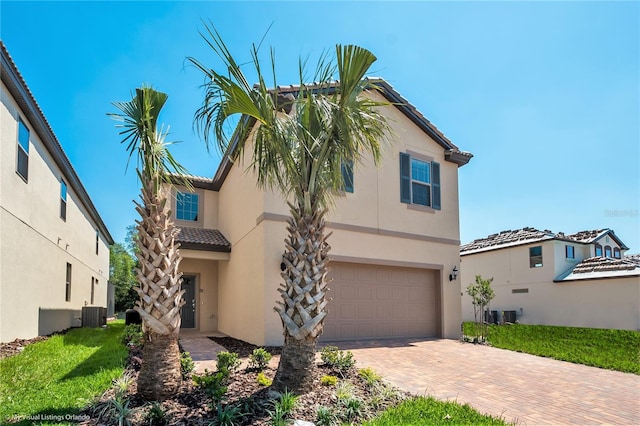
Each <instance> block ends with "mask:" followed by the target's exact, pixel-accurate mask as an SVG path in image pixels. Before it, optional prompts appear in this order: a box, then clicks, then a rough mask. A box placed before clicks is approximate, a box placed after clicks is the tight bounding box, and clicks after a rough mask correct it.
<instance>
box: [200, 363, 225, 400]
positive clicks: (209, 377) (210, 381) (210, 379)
mask: <svg viewBox="0 0 640 426" xmlns="http://www.w3.org/2000/svg"><path fill="white" fill-rule="evenodd" d="M228 379H229V373H228V372H224V371H217V372H215V373H211V372H210V371H208V370H205V371H204V374H203V375H202V376H194V377H193V382H194V383H195V384H196V386H198V387H199V388H201V389H202V390H204V391H205V392H206V393H207V394H208V395H209V396H210V397H211V398H212V399H213V400H214V401H215V402H220V401H221V400H222V399H223V398H224V395H225V394H226V393H227V387H226V386H225V384H226V383H227V380H228Z"/></svg>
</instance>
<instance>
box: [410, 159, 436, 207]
mask: <svg viewBox="0 0 640 426" xmlns="http://www.w3.org/2000/svg"><path fill="white" fill-rule="evenodd" d="M400 201H401V202H403V203H408V204H417V205H421V206H426V207H432V208H434V209H436V210H440V208H441V200H440V164H439V163H435V162H433V161H425V160H421V159H418V158H413V157H411V156H410V155H409V154H405V153H402V152H401V153H400Z"/></svg>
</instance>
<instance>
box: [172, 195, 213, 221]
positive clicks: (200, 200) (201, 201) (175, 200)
mask: <svg viewBox="0 0 640 426" xmlns="http://www.w3.org/2000/svg"><path fill="white" fill-rule="evenodd" d="M179 193H185V194H195V195H197V196H198V220H184V219H178V194H179ZM171 194H172V196H171V198H172V200H171V207H172V209H171V216H172V217H173V220H174V221H175V222H176V224H178V225H182V226H191V227H195V228H201V227H202V226H203V223H204V202H205V200H204V195H205V194H204V190H203V189H200V188H194V189H193V191H189V190H188V189H186V188H185V187H183V186H179V187H174V188H172V189H171Z"/></svg>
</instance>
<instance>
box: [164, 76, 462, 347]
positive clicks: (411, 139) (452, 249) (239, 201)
mask: <svg viewBox="0 0 640 426" xmlns="http://www.w3.org/2000/svg"><path fill="white" fill-rule="evenodd" d="M376 82H377V84H378V85H379V86H380V87H381V88H382V90H381V92H380V93H377V92H371V93H368V96H372V97H375V98H376V99H377V100H386V101H388V102H390V104H389V105H388V106H386V107H384V111H385V114H386V115H387V117H388V119H389V122H390V123H391V125H392V127H393V136H392V143H391V144H390V145H389V146H387V147H386V151H385V152H384V158H383V161H382V164H381V165H380V166H379V167H376V166H374V164H373V161H372V159H371V158H370V157H365V159H364V161H362V163H361V164H356V165H355V167H353V169H351V168H348V167H345V170H343V172H344V173H343V174H344V175H345V182H346V184H347V185H346V191H345V192H344V193H343V194H339V195H338V196H337V197H336V202H335V206H334V207H333V209H332V210H331V213H330V215H329V216H328V231H330V232H333V234H332V235H331V236H330V237H329V240H328V242H329V244H330V245H331V247H332V249H331V252H330V257H331V259H332V260H331V263H330V265H329V266H330V268H331V277H330V278H331V279H332V282H331V283H330V285H329V287H330V289H331V291H330V294H329V296H330V297H331V298H332V299H333V300H332V301H331V302H330V303H329V305H328V311H329V314H328V316H327V318H326V321H325V327H324V334H323V335H322V339H323V340H357V339H377V338H390V337H427V336H439V337H446V338H457V337H458V336H459V334H460V320H461V316H460V297H459V294H460V284H459V281H458V280H452V281H450V280H449V275H450V272H451V271H452V269H453V268H454V267H455V268H459V264H458V259H459V256H458V250H459V244H460V242H459V240H460V233H459V212H458V167H460V166H462V165H464V164H466V163H467V162H468V161H469V160H470V159H471V157H472V155H471V154H470V153H467V152H462V151H460V150H459V149H458V147H456V146H455V145H454V144H453V143H452V142H451V141H449V140H448V139H447V138H446V137H445V136H444V135H443V134H442V133H441V132H440V131H438V130H437V129H436V128H435V127H434V126H433V125H432V124H431V123H430V122H429V121H428V120H427V119H426V118H425V117H424V116H423V115H422V114H421V113H420V112H419V111H418V110H417V109H416V108H415V107H414V106H412V105H411V104H410V103H409V102H407V101H406V99H404V98H402V97H401V96H400V95H399V94H398V92H397V91H396V90H394V88H393V87H391V85H389V84H388V83H387V82H385V81H383V80H376ZM291 90H292V91H296V90H297V89H296V88H295V87H292V88H291ZM248 151H250V150H248ZM237 163H238V164H236V165H234V164H232V163H231V162H230V160H229V158H228V157H227V156H225V157H224V159H223V160H222V162H221V164H220V165H219V168H218V170H217V172H216V174H215V176H214V177H213V178H212V179H208V178H199V177H192V182H193V185H194V186H195V188H196V189H195V192H193V193H190V192H187V191H185V190H184V189H181V188H178V189H177V190H176V193H175V194H174V195H175V196H174V197H172V200H173V206H172V210H173V211H174V213H175V215H174V217H175V219H176V224H177V226H178V227H180V228H181V233H180V234H179V236H178V240H179V241H180V242H181V245H182V246H181V253H182V256H183V257H184V260H183V261H182V263H181V265H180V269H181V271H182V272H183V273H184V277H185V281H184V283H183V286H184V288H185V290H186V295H185V300H186V302H187V303H186V305H185V306H184V307H183V311H182V328H183V329H188V328H193V329H196V330H200V331H212V330H218V331H220V332H223V333H226V334H228V335H230V336H232V337H236V338H239V339H243V340H246V341H249V342H251V343H254V344H259V345H265V344H266V345H279V344H282V341H283V335H282V324H281V321H280V317H279V316H278V314H277V313H276V312H275V311H274V309H273V307H274V306H275V302H276V300H279V296H280V295H279V293H278V291H277V289H278V287H279V285H280V283H281V282H283V280H282V278H281V276H280V272H281V270H280V265H281V263H282V254H283V251H284V240H285V237H286V229H285V225H286V219H287V217H288V215H289V211H288V208H287V205H286V202H285V200H284V199H283V198H282V196H280V195H279V194H275V193H272V192H270V191H264V190H260V189H258V188H257V186H256V179H255V176H254V175H253V174H252V172H251V171H247V170H245V169H246V165H248V164H249V161H244V163H243V161H238V162H237Z"/></svg>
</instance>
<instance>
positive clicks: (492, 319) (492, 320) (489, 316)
mask: <svg viewBox="0 0 640 426" xmlns="http://www.w3.org/2000/svg"><path fill="white" fill-rule="evenodd" d="M484 322H486V323H487V324H498V311H489V310H486V311H484Z"/></svg>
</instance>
